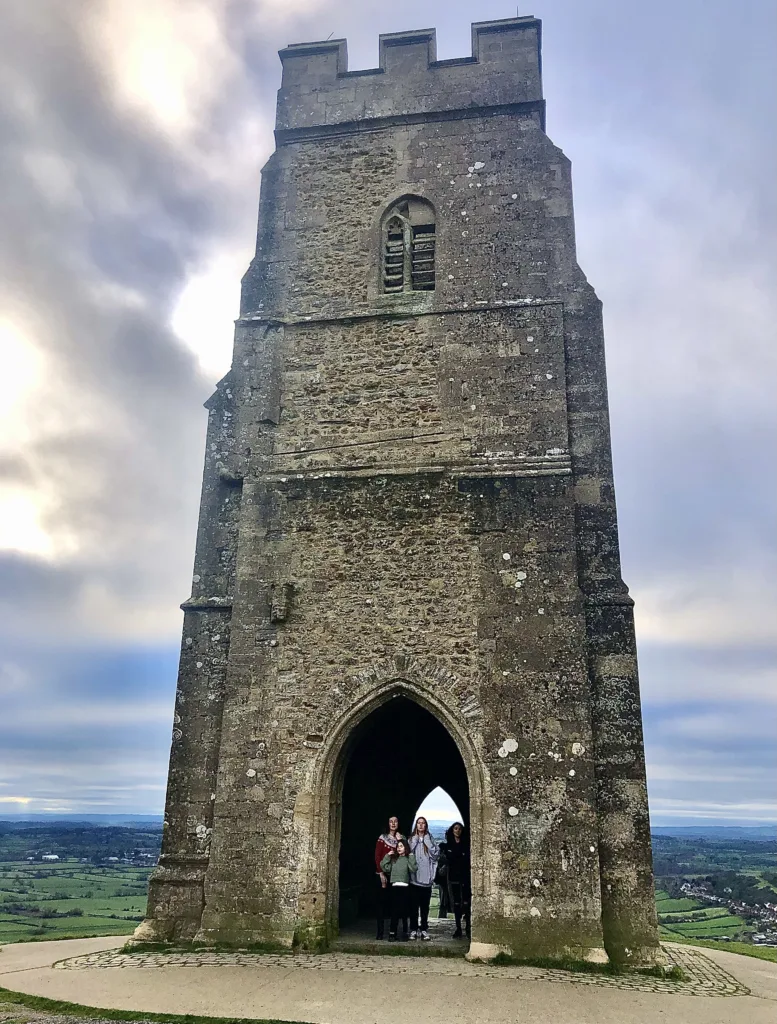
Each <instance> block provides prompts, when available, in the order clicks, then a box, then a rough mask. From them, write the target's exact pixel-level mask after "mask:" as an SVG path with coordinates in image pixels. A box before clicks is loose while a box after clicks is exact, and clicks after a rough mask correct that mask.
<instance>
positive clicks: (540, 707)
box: [137, 18, 661, 964]
mask: <svg viewBox="0 0 777 1024" xmlns="http://www.w3.org/2000/svg"><path fill="white" fill-rule="evenodd" d="M281 61H282V64H283V81H282V86H281V89H280V92H279V94H278V115H277V124H276V141H277V148H276V150H275V152H274V154H273V155H272V157H271V158H270V160H269V162H268V163H267V165H266V167H265V168H264V171H263V178H262V190H261V200H260V210H259V232H258V238H257V248H256V256H255V258H254V260H253V261H252V263H251V266H250V268H249V270H248V272H247V274H246V276H245V278H244V282H243V298H242V307H241V315H240V318H239V320H238V321H237V327H236V336H235V350H234V360H233V365H232V369H231V371H230V373H229V374H228V375H227V377H226V378H225V379H224V380H223V381H222V382H221V383H220V384H219V385H218V388H217V391H216V395H215V396H214V398H213V399H212V400H211V402H210V403H209V409H210V427H209V433H208V442H207V444H208V450H207V454H206V468H205V479H204V486H203V501H202V513H201V519H200V529H199V535H198V542H197V555H196V560H195V575H194V577H193V580H194V582H193V588H192V596H191V598H190V599H189V600H188V601H187V602H186V603H185V604H184V606H183V607H184V610H185V623H184V641H183V646H182V654H181V667H180V677H179V688H178V696H177V702H176V710H175V726H174V732H173V745H172V753H171V761H170V780H169V786H168V795H167V810H166V816H165V817H166V821H165V837H164V843H163V854H162V858H161V861H160V866H159V868H158V869H157V871H156V872H155V874H154V877H153V880H152V884H151V893H150V898H149V909H148V917H147V919H146V921H145V922H144V923H143V925H141V926H140V928H139V929H138V932H137V938H138V939H162V940H171V939H184V940H192V939H194V940H197V941H203V942H214V943H215V942H218V943H235V944H237V943H240V944H246V943H267V942H270V943H279V944H282V945H291V944H293V943H296V944H301V945H303V946H306V945H307V946H310V945H315V946H321V945H322V944H324V945H325V944H326V943H327V942H328V941H329V939H330V938H331V937H332V936H333V935H334V934H335V932H336V930H337V895H336V890H337V884H338V882H337V871H336V861H337V856H338V842H339V838H338V836H339V831H338V830H339V828H340V822H339V819H338V810H337V807H338V800H339V796H338V793H339V792H340V791H341V789H340V790H338V787H342V776H343V772H344V771H345V770H346V767H347V764H346V762H347V749H348V747H347V741H348V736H349V734H350V733H351V732H352V731H353V729H354V728H355V727H356V725H357V724H358V723H359V722H360V721H362V720H363V719H364V717H365V716H366V715H368V714H369V713H370V712H371V710H372V709H374V708H377V707H379V706H380V705H381V703H382V702H385V701H386V700H389V699H391V698H392V697H393V696H396V695H403V696H406V697H409V698H410V699H412V700H415V701H416V702H418V703H419V704H420V705H421V706H423V707H424V708H426V709H427V710H429V711H430V712H431V713H432V714H434V715H435V716H436V717H437V718H438V719H439V720H440V721H441V722H442V724H443V725H444V726H445V728H446V729H447V730H448V732H449V733H450V735H451V736H452V737H453V739H454V740H455V742H456V744H457V746H458V748H459V750H460V751H461V755H462V758H463V761H464V764H465V767H466V770H467V775H468V780H469V792H470V808H469V823H470V826H471V833H472V886H473V921H472V941H473V945H472V950H471V955H481V956H489V955H493V954H494V953H496V952H497V951H498V950H500V949H503V950H509V951H510V952H512V953H514V954H516V955H523V956H538V955H547V956H560V955H573V956H578V957H588V958H591V959H597V958H598V959H601V958H603V957H604V955H605V954H604V951H605V950H606V953H607V954H608V955H609V956H610V957H611V958H613V959H616V960H618V961H628V962H632V963H635V964H636V963H639V964H646V963H654V962H656V961H657V960H658V959H660V955H661V954H660V950H659V947H658V933H657V924H656V916H655V910H654V903H653V888H652V866H651V852H650V834H649V822H648V808H647V796H646V786H645V767H644V758H643V747H642V732H641V712H640V704H639V688H638V680H637V663H636V648H635V640H634V628H633V615H632V602H631V599H630V598H629V597H628V591H627V588H626V587H625V585H624V584H623V582H622V579H621V571H620V560H619V552H618V536H617V522H616V509H615V496H614V490H613V481H612V468H611V456H610V439H609V420H608V410H607V391H606V379H605V365H604V344H603V334H602V316H601V305H600V302H599V300H598V299H597V297H596V295H595V293H594V291H593V290H592V288H591V287H590V285H589V284H588V283H587V281H586V279H585V277H584V275H583V273H582V271H581V270H580V268H579V267H578V265H577V262H576V256H575V241H574V219H573V210H572V188H571V177H570V165H569V161H568V160H567V159H566V157H565V156H564V154H563V153H562V152H561V151H560V150H559V149H557V148H556V147H555V146H554V145H553V144H552V143H551V141H550V139H549V138H548V136H547V135H546V134H545V108H544V101H543V99H542V86H541V73H540V23H539V22H538V21H537V20H535V19H534V18H516V19H511V20H507V21H498V22H491V23H483V24H476V25H474V26H473V52H472V56H471V57H466V58H462V59H458V60H447V61H438V60H436V55H435V37H434V32H433V31H418V32H406V33H399V34H394V35H388V36H381V39H380V66H379V67H378V68H376V69H374V70H370V71H358V72H349V71H348V68H347V56H346V45H345V42H344V41H343V40H331V41H327V42H321V43H311V44H302V45H296V46H290V47H288V48H287V49H285V50H283V51H282V52H281Z"/></svg>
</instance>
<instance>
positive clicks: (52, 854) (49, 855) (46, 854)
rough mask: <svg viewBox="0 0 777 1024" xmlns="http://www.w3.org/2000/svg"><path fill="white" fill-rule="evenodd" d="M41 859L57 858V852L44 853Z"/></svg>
mask: <svg viewBox="0 0 777 1024" xmlns="http://www.w3.org/2000/svg"><path fill="white" fill-rule="evenodd" d="M41 860H59V854H58V853H44V854H43V856H42V857H41Z"/></svg>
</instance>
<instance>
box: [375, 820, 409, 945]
mask: <svg viewBox="0 0 777 1024" xmlns="http://www.w3.org/2000/svg"><path fill="white" fill-rule="evenodd" d="M404 838H405V837H404V836H403V835H402V833H401V832H400V831H399V818H397V817H396V815H393V816H392V817H390V818H389V822H388V832H384V833H383V834H382V835H380V836H378V842H377V843H376V844H375V872H376V878H377V880H378V885H379V889H378V931H377V935H376V936H375V937H376V938H377V939H382V938H383V929H384V926H385V922H386V918H387V917H390V916H391V892H390V889H389V881H388V877H387V875H386V872H385V871H384V870H383V868H382V866H381V865H382V863H383V858H384V857H385V856H386V854H389V853H396V849H397V840H399V839H404Z"/></svg>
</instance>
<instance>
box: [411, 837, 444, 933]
mask: <svg viewBox="0 0 777 1024" xmlns="http://www.w3.org/2000/svg"><path fill="white" fill-rule="evenodd" d="M410 851H411V853H413V854H414V856H415V859H416V869H415V871H414V872H413V874H412V877H411V879H410V917H411V927H412V929H413V930H412V931H411V932H410V938H411V939H423V940H424V941H426V942H428V941H429V939H430V937H431V936H430V935H429V901H430V900H431V898H432V884H433V882H434V875H435V869H436V867H437V861H438V859H439V857H440V851H439V849H438V847H437V843H435V841H434V839H433V838H432V836H431V835H430V833H429V823H428V822H427V820H426V818H423V817H419V818H417V819H416V823H415V825H414V826H413V831H412V833H411V835H410Z"/></svg>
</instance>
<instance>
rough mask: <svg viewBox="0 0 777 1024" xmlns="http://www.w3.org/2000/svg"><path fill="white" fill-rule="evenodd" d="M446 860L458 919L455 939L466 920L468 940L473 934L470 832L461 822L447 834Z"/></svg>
mask: <svg viewBox="0 0 777 1024" xmlns="http://www.w3.org/2000/svg"><path fill="white" fill-rule="evenodd" d="M445 843H446V850H445V859H446V861H447V866H448V893H449V896H450V902H451V906H452V907H453V916H454V917H455V918H456V931H455V932H454V933H453V937H454V939H460V938H461V937H462V933H461V919H462V918H465V919H466V931H467V938H469V937H470V934H471V925H470V901H471V899H472V889H471V883H470V853H469V832H468V831H467V829H466V828H465V827H464V825H462V823H461V822H460V821H454V823H453V824H452V825H451V827H450V828H449V829H448V831H447V832H446V833H445Z"/></svg>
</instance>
